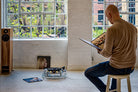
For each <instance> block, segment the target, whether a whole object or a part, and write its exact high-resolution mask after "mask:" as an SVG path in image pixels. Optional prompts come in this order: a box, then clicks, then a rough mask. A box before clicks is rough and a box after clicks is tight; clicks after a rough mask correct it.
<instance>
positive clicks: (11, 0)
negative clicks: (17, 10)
mask: <svg viewBox="0 0 138 92" xmlns="http://www.w3.org/2000/svg"><path fill="white" fill-rule="evenodd" d="M18 1H19V0H8V2H18Z"/></svg>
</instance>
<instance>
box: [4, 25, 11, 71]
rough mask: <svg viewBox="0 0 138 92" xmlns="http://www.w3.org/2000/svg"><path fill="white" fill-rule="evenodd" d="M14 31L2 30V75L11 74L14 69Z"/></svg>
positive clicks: (9, 29)
mask: <svg viewBox="0 0 138 92" xmlns="http://www.w3.org/2000/svg"><path fill="white" fill-rule="evenodd" d="M12 38H13V29H12V28H3V29H1V73H5V72H6V73H10V72H11V71H12V68H13V40H12Z"/></svg>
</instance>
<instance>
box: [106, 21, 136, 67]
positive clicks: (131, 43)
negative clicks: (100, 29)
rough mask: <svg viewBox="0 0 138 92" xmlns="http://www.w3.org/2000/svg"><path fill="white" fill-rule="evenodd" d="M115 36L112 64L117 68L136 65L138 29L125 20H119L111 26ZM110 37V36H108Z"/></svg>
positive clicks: (110, 30) (110, 29)
mask: <svg viewBox="0 0 138 92" xmlns="http://www.w3.org/2000/svg"><path fill="white" fill-rule="evenodd" d="M108 31H109V32H112V37H113V40H114V42H113V49H112V56H111V59H110V65H111V66H113V67H115V68H128V67H134V65H135V62H136V46H137V29H136V28H135V27H134V26H133V25H132V24H130V23H128V22H126V21H124V20H122V19H121V20H117V21H115V22H114V24H113V25H112V27H110V28H109V30H108ZM107 39H108V38H107Z"/></svg>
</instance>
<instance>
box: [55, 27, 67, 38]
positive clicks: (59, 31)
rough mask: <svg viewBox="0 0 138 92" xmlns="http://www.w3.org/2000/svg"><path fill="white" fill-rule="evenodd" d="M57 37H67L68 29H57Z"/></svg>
mask: <svg viewBox="0 0 138 92" xmlns="http://www.w3.org/2000/svg"><path fill="white" fill-rule="evenodd" d="M56 35H57V37H59V38H60V37H67V28H66V27H56Z"/></svg>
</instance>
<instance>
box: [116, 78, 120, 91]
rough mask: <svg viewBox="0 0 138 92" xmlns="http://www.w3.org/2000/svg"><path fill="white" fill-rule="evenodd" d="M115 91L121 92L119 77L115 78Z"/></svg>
mask: <svg viewBox="0 0 138 92" xmlns="http://www.w3.org/2000/svg"><path fill="white" fill-rule="evenodd" d="M117 92H121V82H120V79H117Z"/></svg>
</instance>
